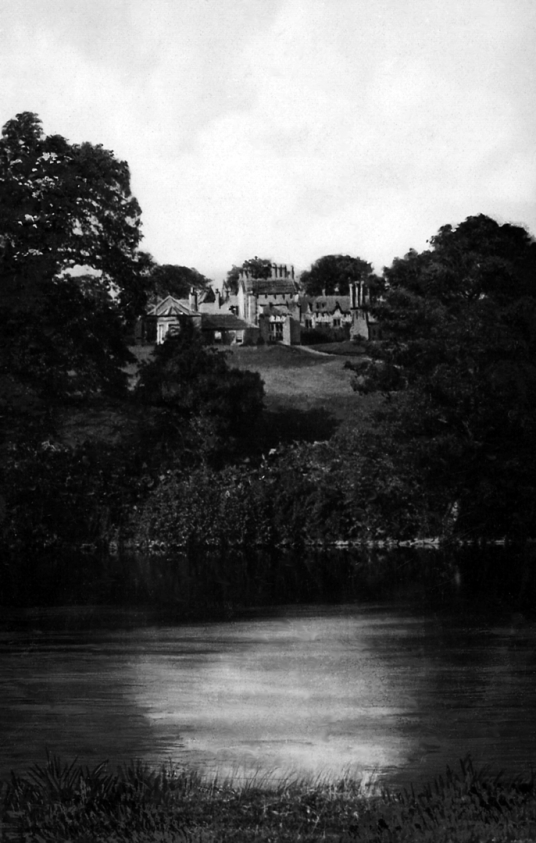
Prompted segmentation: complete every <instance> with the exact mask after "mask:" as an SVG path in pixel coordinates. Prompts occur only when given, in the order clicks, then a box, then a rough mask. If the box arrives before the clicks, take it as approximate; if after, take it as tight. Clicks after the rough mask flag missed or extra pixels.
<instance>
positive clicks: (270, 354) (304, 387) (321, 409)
mask: <svg viewBox="0 0 536 843" xmlns="http://www.w3.org/2000/svg"><path fill="white" fill-rule="evenodd" d="M347 360H355V355H351V354H336V355H335V354H326V353H324V352H320V351H317V350H316V349H312V348H307V347H305V346H292V347H289V346H283V345H273V346H260V347H249V346H232V347H231V348H230V350H229V362H230V364H231V365H232V366H236V367H237V368H239V369H250V370H252V371H254V372H259V374H260V375H261V377H262V379H263V381H264V385H265V390H266V409H267V415H268V423H269V424H271V425H275V428H276V429H278V430H279V433H281V432H282V429H283V428H288V430H285V436H284V438H304V439H311V438H313V439H325V438H329V436H331V435H332V434H333V433H334V432H335V430H336V429H337V428H338V427H339V426H340V425H341V424H343V423H345V422H353V423H354V424H355V423H356V422H361V423H365V422H366V419H367V417H368V415H369V413H370V411H371V409H373V408H374V407H375V406H377V404H378V400H379V398H378V397H377V396H360V395H358V394H357V393H355V392H354V391H353V389H352V386H351V378H352V373H351V371H350V370H349V369H345V368H344V364H345V362H346V361H347ZM274 432H275V431H274Z"/></svg>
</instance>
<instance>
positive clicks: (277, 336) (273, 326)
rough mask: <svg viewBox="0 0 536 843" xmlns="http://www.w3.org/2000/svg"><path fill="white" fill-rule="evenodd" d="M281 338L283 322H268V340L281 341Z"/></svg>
mask: <svg viewBox="0 0 536 843" xmlns="http://www.w3.org/2000/svg"><path fill="white" fill-rule="evenodd" d="M282 339H283V323H282V322H270V341H271V342H281V341H282Z"/></svg>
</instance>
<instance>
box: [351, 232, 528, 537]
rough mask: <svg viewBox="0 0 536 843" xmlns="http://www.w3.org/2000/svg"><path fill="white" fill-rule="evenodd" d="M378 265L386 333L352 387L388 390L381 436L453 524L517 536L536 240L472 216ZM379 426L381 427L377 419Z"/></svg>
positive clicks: (522, 515) (523, 521) (524, 490)
mask: <svg viewBox="0 0 536 843" xmlns="http://www.w3.org/2000/svg"><path fill="white" fill-rule="evenodd" d="M431 245H432V248H431V249H430V250H429V251H426V252H424V253H422V254H420V255H419V254H417V253H416V252H410V253H409V254H408V255H407V256H406V257H405V258H404V259H397V260H395V261H394V263H393V265H392V267H391V268H389V269H387V270H386V272H385V275H386V281H387V286H388V292H387V293H386V295H385V298H384V300H383V301H382V302H381V303H379V304H378V305H377V306H376V307H375V313H376V315H377V317H378V318H379V319H380V321H381V323H382V329H383V333H384V336H385V339H384V341H383V342H381V343H375V344H372V345H371V346H370V348H369V353H370V360H369V361H368V362H367V361H361V362H360V363H359V364H357V371H356V378H355V384H354V385H355V388H356V389H357V390H358V391H360V392H367V391H370V390H378V389H379V390H383V391H384V392H386V393H389V394H390V395H391V407H392V412H390V414H389V421H388V425H389V426H388V427H386V426H382V427H380V430H381V432H382V435H383V434H384V435H385V437H386V439H387V440H388V439H389V437H392V436H395V437H396V438H397V441H398V443H399V448H400V450H401V452H404V453H405V455H406V463H407V465H408V467H410V466H411V471H412V472H414V473H415V476H416V477H419V478H420V479H419V482H420V483H421V484H424V485H423V486H422V488H423V490H426V493H427V494H429V495H432V496H433V495H435V494H436V493H437V492H438V491H439V490H440V489H441V490H442V492H445V491H446V492H447V495H448V496H449V497H450V500H451V506H452V507H454V508H455V509H456V510H457V511H458V519H457V526H458V529H460V530H462V531H469V532H474V533H478V534H484V535H486V534H488V535H489V534H492V535H504V534H506V535H517V536H518V537H520V536H526V535H527V534H530V533H531V532H533V531H534V527H535V523H536V508H535V504H534V501H535V499H536V494H535V492H536V488H535V483H534V478H535V477H536V462H535V451H534V444H533V443H534V441H535V440H536V244H535V243H534V241H533V239H532V238H531V237H530V236H529V234H528V233H527V232H526V231H525V230H524V229H522V228H519V227H518V226H511V225H499V224H498V223H496V222H494V221H493V220H491V219H489V218H488V217H485V216H479V217H470V218H468V219H467V220H466V221H465V222H463V223H461V224H460V225H459V226H458V227H457V228H455V229H453V228H452V227H451V226H445V227H444V228H442V229H441V230H440V231H439V233H438V234H437V235H436V237H434V238H432V240H431ZM380 424H381V422H380Z"/></svg>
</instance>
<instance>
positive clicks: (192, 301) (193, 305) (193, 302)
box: [188, 287, 197, 313]
mask: <svg viewBox="0 0 536 843" xmlns="http://www.w3.org/2000/svg"><path fill="white" fill-rule="evenodd" d="M188 307H189V308H190V310H191V311H192V313H197V290H196V289H195V287H190V295H189V296H188Z"/></svg>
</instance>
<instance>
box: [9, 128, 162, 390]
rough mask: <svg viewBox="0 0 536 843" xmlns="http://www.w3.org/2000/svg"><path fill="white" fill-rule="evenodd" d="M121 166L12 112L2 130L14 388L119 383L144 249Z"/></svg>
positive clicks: (141, 291)
mask: <svg viewBox="0 0 536 843" xmlns="http://www.w3.org/2000/svg"><path fill="white" fill-rule="evenodd" d="M140 214H141V212H140V208H139V206H138V203H137V202H136V199H135V198H134V197H133V196H132V195H131V192H130V174H129V169H128V165H127V164H126V163H125V162H124V161H119V160H118V159H117V158H115V156H114V154H113V153H112V152H110V151H108V150H105V149H103V147H102V146H100V145H97V146H93V145H92V144H90V143H82V144H70V143H69V142H68V141H67V140H65V138H63V137H61V136H60V135H50V136H46V135H45V134H44V132H43V130H42V128H41V123H40V121H39V118H38V117H37V116H36V115H35V114H33V113H30V112H24V113H22V114H18V115H17V116H16V117H15V118H14V119H13V120H10V121H9V122H8V123H6V125H5V126H4V128H3V131H2V138H1V140H0V275H1V284H0V329H1V334H2V343H1V345H0V367H1V370H2V376H3V382H4V384H6V383H7V384H8V385H10V387H11V390H12V392H13V390H15V391H17V390H18V391H19V392H20V389H22V391H23V392H24V391H26V392H27V393H28V394H33V395H41V396H46V397H47V398H48V397H50V396H53V397H56V398H65V397H69V396H74V395H76V396H79V395H88V394H95V393H96V392H101V391H104V392H112V393H115V392H116V391H117V389H118V388H119V387H120V386H121V385H124V383H125V377H124V375H123V374H122V367H123V366H124V365H125V363H126V362H127V360H128V359H129V354H128V350H127V348H126V345H125V342H124V336H125V332H126V330H127V329H128V327H129V326H130V325H131V324H132V323H133V321H134V319H135V318H136V316H137V315H138V314H139V313H140V312H141V311H142V310H143V308H144V306H145V303H146V292H145V290H146V284H147V276H148V269H149V267H150V264H151V259H150V257H149V256H148V255H146V254H145V253H143V252H140V251H139V250H138V246H139V243H140V239H141V230H140V225H141V223H140Z"/></svg>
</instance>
